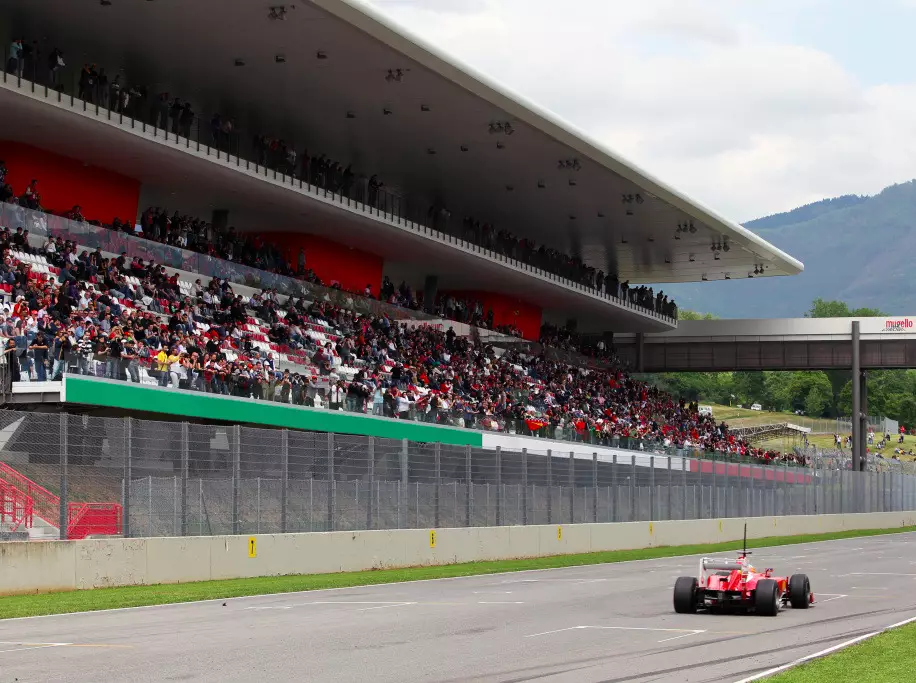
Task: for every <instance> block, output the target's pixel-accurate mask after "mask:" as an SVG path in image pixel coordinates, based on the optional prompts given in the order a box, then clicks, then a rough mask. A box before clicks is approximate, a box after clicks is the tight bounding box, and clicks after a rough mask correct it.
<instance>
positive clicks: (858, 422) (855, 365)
mask: <svg viewBox="0 0 916 683" xmlns="http://www.w3.org/2000/svg"><path fill="white" fill-rule="evenodd" d="M861 379H862V364H861V359H860V357H859V321H858V320H853V321H852V471H853V472H858V471H859V470H860V468H861V463H862V454H863V449H862V444H863V443H864V439H863V438H862V381H861ZM853 481H855V479H854V480H853ZM853 495H855V496H857V495H858V493H857V492H856V493H854V494H853ZM858 502H859V501H858V499H857V498H856V499H855V508H854V509H855V510H856V511H858V509H859V508H858Z"/></svg>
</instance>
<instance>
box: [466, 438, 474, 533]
mask: <svg viewBox="0 0 916 683" xmlns="http://www.w3.org/2000/svg"><path fill="white" fill-rule="evenodd" d="M464 481H465V487H466V490H465V496H464V525H465V526H471V501H472V499H473V495H474V491H473V489H472V488H471V447H470V446H465V447H464Z"/></svg>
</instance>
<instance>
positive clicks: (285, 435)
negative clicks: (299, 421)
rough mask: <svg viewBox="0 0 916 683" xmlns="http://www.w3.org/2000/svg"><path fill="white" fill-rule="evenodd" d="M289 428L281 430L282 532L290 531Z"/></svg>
mask: <svg viewBox="0 0 916 683" xmlns="http://www.w3.org/2000/svg"><path fill="white" fill-rule="evenodd" d="M288 513H289V430H288V429H282V430H280V533H281V534H285V533H287V532H288V531H289V514H288Z"/></svg>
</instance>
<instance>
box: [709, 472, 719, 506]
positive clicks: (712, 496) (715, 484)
mask: <svg viewBox="0 0 916 683" xmlns="http://www.w3.org/2000/svg"><path fill="white" fill-rule="evenodd" d="M711 464H712V488H711V489H710V491H709V513H710V514H709V518H710V519H717V518H718V517H719V480H718V476H719V464H718V463H717V462H716V461H715V460H713V461H712V463H711Z"/></svg>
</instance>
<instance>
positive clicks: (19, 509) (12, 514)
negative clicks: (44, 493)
mask: <svg viewBox="0 0 916 683" xmlns="http://www.w3.org/2000/svg"><path fill="white" fill-rule="evenodd" d="M33 512H34V510H33V503H32V497H31V496H29V495H28V494H26V493H24V492H22V491H20V490H19V489H18V488H16V487H15V486H12V485H11V484H8V483H7V482H5V481H3V480H2V479H0V531H18V530H19V527H20V526H23V525H24V526H25V528H26V529H31V528H32V514H33Z"/></svg>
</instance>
